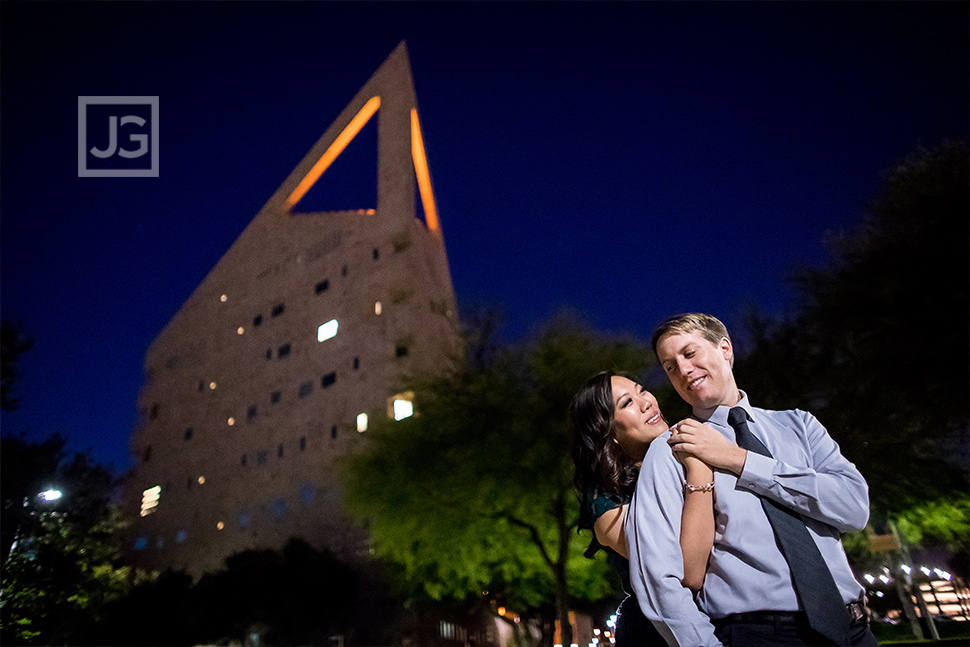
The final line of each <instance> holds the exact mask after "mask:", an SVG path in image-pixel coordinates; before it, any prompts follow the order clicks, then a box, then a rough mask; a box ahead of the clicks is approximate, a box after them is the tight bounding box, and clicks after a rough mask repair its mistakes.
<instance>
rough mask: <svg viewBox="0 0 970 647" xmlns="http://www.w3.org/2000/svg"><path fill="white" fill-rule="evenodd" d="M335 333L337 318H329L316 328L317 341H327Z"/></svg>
mask: <svg viewBox="0 0 970 647" xmlns="http://www.w3.org/2000/svg"><path fill="white" fill-rule="evenodd" d="M336 334H337V320H336V319H331V320H330V321H328V322H327V323H325V324H320V327H319V328H317V341H327V340H328V339H332V338H333V337H334V336H335V335H336Z"/></svg>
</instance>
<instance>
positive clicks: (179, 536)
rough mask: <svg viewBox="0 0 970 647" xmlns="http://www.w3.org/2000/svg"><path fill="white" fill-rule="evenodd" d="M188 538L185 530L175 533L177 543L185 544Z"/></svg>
mask: <svg viewBox="0 0 970 647" xmlns="http://www.w3.org/2000/svg"><path fill="white" fill-rule="evenodd" d="M187 536H188V535H187V534H186V532H185V530H179V531H178V532H176V533H175V543H176V544H184V543H185V539H186V537H187Z"/></svg>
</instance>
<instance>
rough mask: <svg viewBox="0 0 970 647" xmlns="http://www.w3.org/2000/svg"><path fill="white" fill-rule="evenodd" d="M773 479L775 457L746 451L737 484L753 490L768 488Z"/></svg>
mask: <svg viewBox="0 0 970 647" xmlns="http://www.w3.org/2000/svg"><path fill="white" fill-rule="evenodd" d="M774 481H775V459H774V458H770V457H768V456H764V455H762V454H759V453H757V452H752V451H750V450H749V451H748V455H747V456H746V457H745V459H744V469H743V470H741V476H739V477H738V485H740V486H741V487H743V488H748V489H753V490H762V491H766V490H769V489H770V488H771V486H772V484H773V483H774Z"/></svg>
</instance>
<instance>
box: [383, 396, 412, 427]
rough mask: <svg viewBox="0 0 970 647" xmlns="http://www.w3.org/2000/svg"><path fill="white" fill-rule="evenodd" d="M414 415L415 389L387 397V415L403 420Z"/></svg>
mask: <svg viewBox="0 0 970 647" xmlns="http://www.w3.org/2000/svg"><path fill="white" fill-rule="evenodd" d="M413 415H414V391H405V392H404V393H398V394H397V395H393V396H391V397H390V398H388V399H387V417H388V418H394V419H395V420H403V419H404V418H410V417H411V416H413Z"/></svg>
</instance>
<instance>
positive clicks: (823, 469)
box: [738, 410, 869, 532]
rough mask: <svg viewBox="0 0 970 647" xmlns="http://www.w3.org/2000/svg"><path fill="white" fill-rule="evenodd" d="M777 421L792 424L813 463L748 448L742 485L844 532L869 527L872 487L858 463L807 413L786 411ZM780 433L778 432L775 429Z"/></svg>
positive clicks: (773, 421)
mask: <svg viewBox="0 0 970 647" xmlns="http://www.w3.org/2000/svg"><path fill="white" fill-rule="evenodd" d="M785 413H786V414H787V417H785V418H783V419H781V420H779V419H776V418H773V419H772V423H773V424H785V425H787V426H789V427H790V429H789V430H788V433H793V432H794V433H797V434H798V435H799V436H800V437H801V438H803V439H804V442H805V444H806V449H807V450H808V453H809V460H810V464H809V465H807V466H796V465H791V464H788V463H785V462H783V461H781V460H778V459H775V458H768V457H767V456H762V455H760V454H756V453H755V452H748V456H747V459H746V461H745V464H744V470H743V471H742V472H741V475H740V477H739V478H738V485H739V486H741V487H743V488H746V489H749V490H751V491H752V492H756V493H758V494H761V495H763V496H766V497H768V498H770V499H773V500H775V501H777V502H779V503H781V504H782V505H785V506H787V507H789V508H791V509H793V510H795V511H797V512H799V513H801V514H803V515H805V516H806V517H809V518H811V519H815V520H817V521H821V522H823V523H826V524H828V525H830V526H833V527H835V528H836V529H837V530H839V531H840V532H853V531H856V530H861V529H863V528H865V526H866V523H868V521H869V487H868V486H867V485H866V481H865V479H864V478H863V477H862V474H860V473H859V470H858V469H856V467H855V465H853V464H852V463H851V462H849V461H848V460H847V459H846V458H845V457H844V456H842V453H841V452H840V451H839V446H838V444H837V443H836V442H835V441H834V440H832V437H831V436H830V435H829V433H828V432H827V431H826V430H825V427H823V426H822V424H821V423H820V422H819V421H818V420H817V419H816V418H815V416H813V415H812V414H810V413H808V412H805V411H799V410H796V411H790V412H785ZM772 432H773V433H774V431H772Z"/></svg>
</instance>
